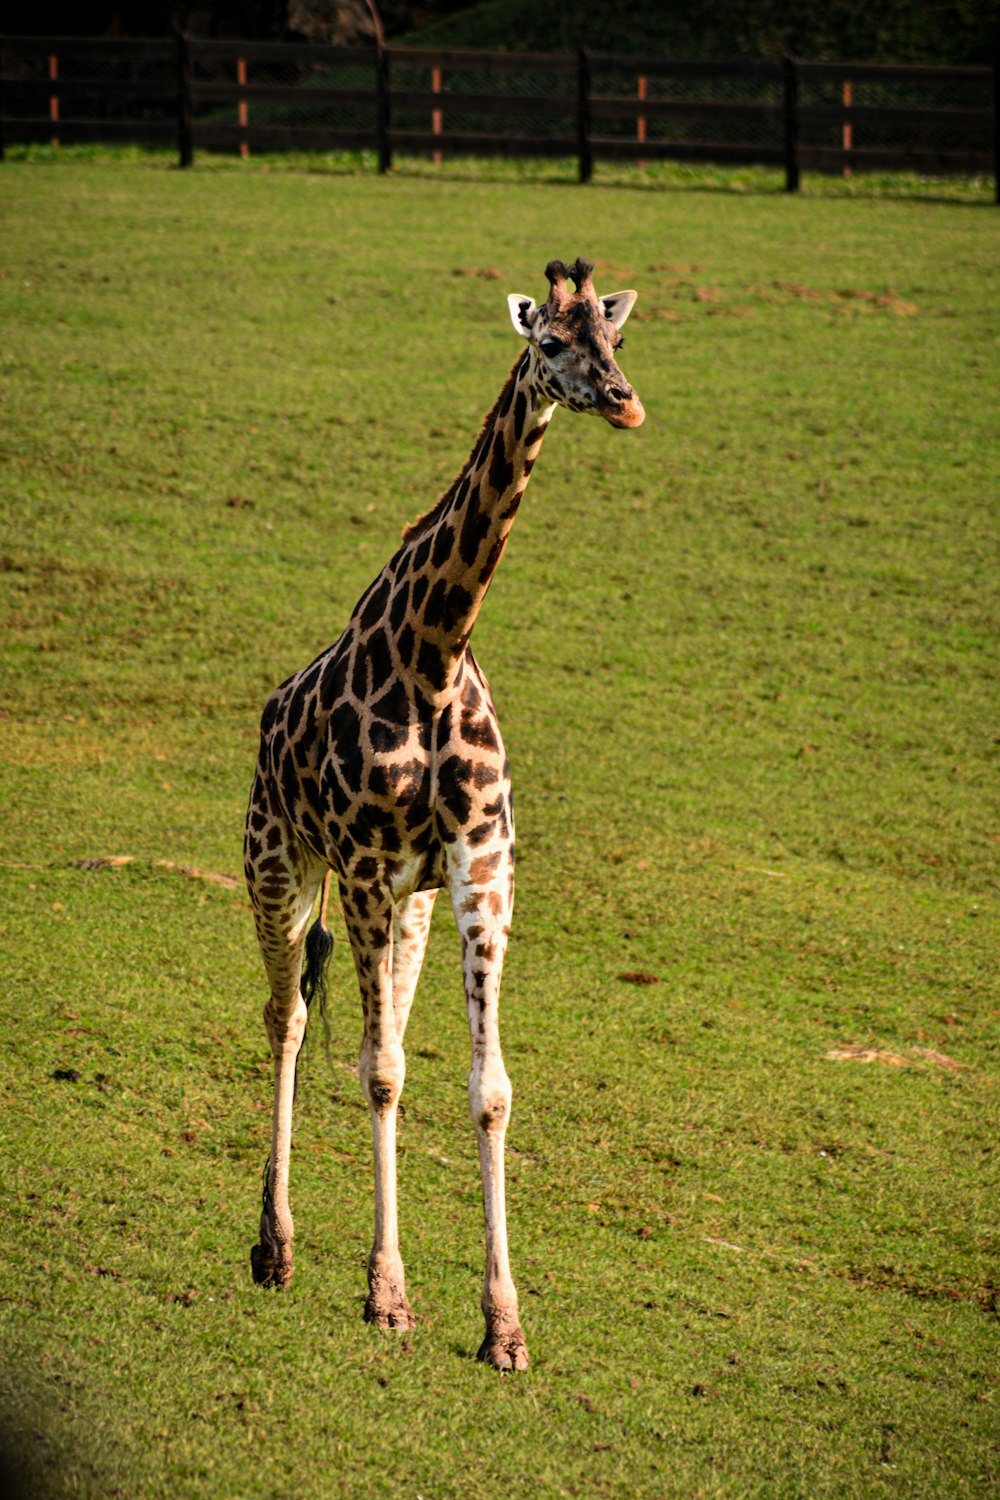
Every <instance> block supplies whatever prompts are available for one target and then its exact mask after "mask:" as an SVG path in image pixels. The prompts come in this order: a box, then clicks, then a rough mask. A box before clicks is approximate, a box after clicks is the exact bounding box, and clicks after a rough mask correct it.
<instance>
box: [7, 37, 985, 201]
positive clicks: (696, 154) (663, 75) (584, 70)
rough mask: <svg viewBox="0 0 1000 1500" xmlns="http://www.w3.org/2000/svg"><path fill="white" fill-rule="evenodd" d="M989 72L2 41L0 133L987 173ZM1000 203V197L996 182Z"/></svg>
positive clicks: (180, 145)
mask: <svg viewBox="0 0 1000 1500" xmlns="http://www.w3.org/2000/svg"><path fill="white" fill-rule="evenodd" d="M997 73H998V69H997V67H993V68H985V67H979V68H970V67H963V68H958V67H954V68H952V67H944V68H938V67H924V66H890V65H888V64H881V63H880V64H875V63H839V62H838V63H828V62H823V63H816V62H806V61H800V60H798V59H791V58H786V59H785V60H784V61H783V62H763V61H761V62H755V61H749V60H742V61H733V62H705V61H680V60H677V59H668V58H650V57H637V56H618V55H610V54H597V53H583V52H581V53H578V54H575V55H574V54H569V53H520V52H485V51H479V50H457V49H453V48H444V49H424V48H415V47H380V48H377V47H329V46H319V45H313V44H311V43H285V42H242V41H216V40H203V39H201V38H189V37H186V36H177V37H175V38H173V39H168V40H153V39H150V40H131V39H120V38H116V39H105V38H85V39H81V38H65V39H56V40H53V39H51V38H39V37H7V38H0V159H2V156H3V149H4V145H5V144H10V143H14V142H28V143H31V142H51V143H52V144H54V145H61V144H70V143H72V142H79V141H104V140H107V141H115V140H125V141H134V142H137V143H139V144H142V145H159V146H174V147H175V148H176V150H177V152H178V157H179V161H180V164H181V165H182V166H188V165H190V163H191V162H192V161H193V159H194V152H195V150H223V151H227V150H228V151H238V152H240V153H242V154H243V155H248V154H249V153H250V152H251V151H254V152H257V151H287V150H303V151H364V150H370V151H374V152H375V153H376V154H377V156H378V162H379V167H380V170H382V171H387V170H388V169H389V167H390V166H391V164H392V158H393V154H394V153H396V152H400V153H418V154H424V155H428V156H430V157H431V158H432V159H433V160H435V161H441V160H442V159H443V157H444V155H445V154H446V153H450V154H452V155H455V154H462V155H470V154H471V155H484V156H522V157H531V156H539V157H541V156H558V157H576V159H577V161H578V169H579V177H580V180H581V181H583V182H586V181H588V180H589V179H590V177H591V175H592V173H593V168H594V162H595V161H596V160H618V161H630V162H635V163H637V164H638V165H640V166H643V165H645V164H646V163H647V162H653V161H661V160H668V159H669V160H674V161H702V162H718V163H723V164H724V163H759V164H762V165H771V166H781V167H784V171H785V184H786V187H787V188H788V189H789V190H790V191H794V190H795V189H796V188H797V187H798V185H799V179H800V173H801V172H802V171H803V170H808V171H818V172H835V173H842V174H843V175H845V176H849V175H851V174H852V173H854V172H864V171H880V170H889V171H896V170H912V171H918V172H922V173H926V174H930V175H935V176H947V175H949V174H955V173H967V174H971V175H985V174H993V175H994V176H995V175H996V162H997V154H998V141H1000V114H998V108H1000V104H998V88H997ZM998 201H1000V188H998Z"/></svg>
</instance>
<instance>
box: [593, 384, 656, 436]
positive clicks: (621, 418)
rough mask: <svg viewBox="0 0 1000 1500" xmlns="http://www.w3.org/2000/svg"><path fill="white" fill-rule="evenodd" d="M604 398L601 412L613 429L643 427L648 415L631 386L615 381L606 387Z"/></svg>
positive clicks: (600, 408)
mask: <svg viewBox="0 0 1000 1500" xmlns="http://www.w3.org/2000/svg"><path fill="white" fill-rule="evenodd" d="M603 396H604V399H603V401H602V402H601V404H600V407H599V410H600V413H601V415H602V417H604V418H605V420H606V421H608V422H610V423H611V425H612V427H639V426H641V424H642V422H643V421H644V420H645V416H646V413H645V411H644V409H643V405H642V402H641V401H640V400H639V397H638V396H637V395H636V393H635V391H634V390H633V389H632V387H631V386H630V385H625V384H623V383H620V382H619V381H613V382H611V383H610V384H608V385H606V386H605V387H604V392H603Z"/></svg>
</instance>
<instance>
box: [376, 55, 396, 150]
mask: <svg viewBox="0 0 1000 1500" xmlns="http://www.w3.org/2000/svg"><path fill="white" fill-rule="evenodd" d="M375 144H376V149H377V150H378V169H379V171H380V172H388V170H389V168H390V167H391V166H392V147H391V146H390V144H389V49H388V47H386V46H385V45H384V44H383V43H382V42H381V41H378V42H376V44H375Z"/></svg>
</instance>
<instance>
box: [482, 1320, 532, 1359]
mask: <svg viewBox="0 0 1000 1500" xmlns="http://www.w3.org/2000/svg"><path fill="white" fill-rule="evenodd" d="M476 1358H477V1359H478V1360H479V1361H480V1363H481V1364H484V1365H492V1367H493V1369H494V1370H527V1369H528V1367H529V1366H530V1364H531V1360H530V1359H529V1357H528V1346H527V1344H526V1343H525V1340H524V1334H523V1333H522V1332H521V1329H520V1327H517V1328H515V1329H514V1331H513V1332H512V1333H508V1334H495V1333H488V1334H487V1335H486V1337H485V1338H484V1339H483V1342H482V1343H481V1344H480V1346H479V1353H478V1354H477V1355H476Z"/></svg>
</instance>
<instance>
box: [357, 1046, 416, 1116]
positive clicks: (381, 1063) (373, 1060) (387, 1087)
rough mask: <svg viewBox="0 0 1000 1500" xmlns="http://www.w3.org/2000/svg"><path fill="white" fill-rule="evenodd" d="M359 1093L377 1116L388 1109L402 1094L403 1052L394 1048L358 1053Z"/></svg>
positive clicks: (398, 1048)
mask: <svg viewBox="0 0 1000 1500" xmlns="http://www.w3.org/2000/svg"><path fill="white" fill-rule="evenodd" d="M358 1076H359V1078H360V1080H361V1092H362V1093H363V1094H364V1096H365V1098H366V1099H367V1101H368V1103H369V1105H370V1106H371V1108H372V1109H374V1110H376V1111H377V1112H378V1113H379V1114H382V1113H384V1112H385V1111H386V1110H387V1109H391V1108H392V1107H393V1105H395V1104H396V1103H397V1102H398V1100H399V1096H400V1094H401V1093H402V1092H403V1082H404V1079H405V1077H406V1060H405V1058H404V1055H403V1049H402V1047H400V1046H399V1045H396V1046H395V1047H380V1048H378V1049H376V1048H372V1049H371V1051H369V1050H368V1048H367V1047H363V1048H362V1050H361V1066H360V1068H359V1069H358Z"/></svg>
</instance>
